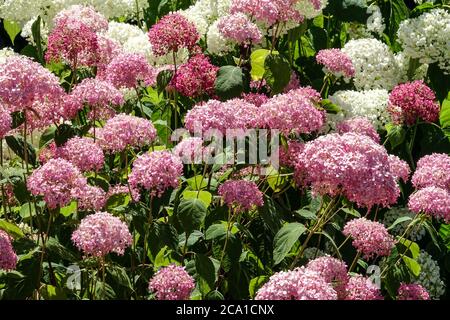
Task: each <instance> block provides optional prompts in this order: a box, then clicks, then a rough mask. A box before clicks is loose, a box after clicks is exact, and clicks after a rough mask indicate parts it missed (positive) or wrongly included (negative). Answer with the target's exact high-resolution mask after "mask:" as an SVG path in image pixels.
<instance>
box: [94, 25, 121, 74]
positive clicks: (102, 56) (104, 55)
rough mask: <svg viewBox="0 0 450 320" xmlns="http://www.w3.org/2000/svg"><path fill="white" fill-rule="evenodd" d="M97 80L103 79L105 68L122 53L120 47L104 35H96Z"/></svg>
mask: <svg viewBox="0 0 450 320" xmlns="http://www.w3.org/2000/svg"><path fill="white" fill-rule="evenodd" d="M97 42H98V52H97V54H98V62H97V78H99V79H105V77H106V74H105V73H106V68H107V67H108V65H109V64H110V63H111V61H113V59H114V58H115V57H117V56H118V55H120V54H122V53H123V48H122V45H121V44H120V43H119V42H117V41H116V40H114V39H111V38H109V37H107V36H106V35H104V34H97Z"/></svg>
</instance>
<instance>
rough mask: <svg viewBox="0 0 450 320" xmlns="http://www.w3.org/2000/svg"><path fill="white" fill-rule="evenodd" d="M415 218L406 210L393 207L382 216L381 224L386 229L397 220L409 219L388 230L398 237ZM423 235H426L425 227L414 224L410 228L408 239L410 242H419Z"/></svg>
mask: <svg viewBox="0 0 450 320" xmlns="http://www.w3.org/2000/svg"><path fill="white" fill-rule="evenodd" d="M415 216H416V214H415V213H413V212H411V211H409V210H408V208H400V207H394V208H391V209H390V210H389V211H387V212H386V213H385V214H384V218H383V224H384V225H385V226H386V227H390V226H391V225H392V224H393V223H394V222H395V221H396V220H397V219H399V218H403V217H410V218H411V220H406V221H403V222H401V223H398V224H396V225H395V226H394V228H392V229H391V230H390V231H391V232H392V234H394V235H398V236H400V235H402V234H403V233H404V232H405V230H406V228H408V225H409V224H410V222H411V221H412V220H413V219H414V217H415ZM425 234H426V230H425V227H424V226H422V225H421V224H415V225H414V226H413V227H412V229H411V232H410V233H409V236H408V237H409V238H410V239H411V240H412V241H419V240H420V239H422V238H423V237H424V236H425Z"/></svg>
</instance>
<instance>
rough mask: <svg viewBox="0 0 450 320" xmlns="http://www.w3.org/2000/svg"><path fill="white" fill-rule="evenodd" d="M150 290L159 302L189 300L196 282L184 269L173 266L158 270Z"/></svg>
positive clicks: (151, 282) (151, 281)
mask: <svg viewBox="0 0 450 320" xmlns="http://www.w3.org/2000/svg"><path fill="white" fill-rule="evenodd" d="M148 288H149V289H150V291H152V292H154V293H155V295H156V298H157V299H158V300H188V299H189V297H190V295H191V293H192V290H194V288H195V281H194V278H192V277H191V276H190V275H189V273H187V272H186V270H185V269H184V267H180V266H176V265H174V264H171V265H169V266H167V267H163V268H161V269H159V270H158V272H157V273H156V274H155V275H154V276H153V278H152V279H151V280H150V283H149V286H148Z"/></svg>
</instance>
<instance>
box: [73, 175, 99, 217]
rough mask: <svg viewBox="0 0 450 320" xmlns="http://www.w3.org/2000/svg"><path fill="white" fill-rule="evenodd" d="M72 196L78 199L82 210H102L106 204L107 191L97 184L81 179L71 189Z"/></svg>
mask: <svg viewBox="0 0 450 320" xmlns="http://www.w3.org/2000/svg"><path fill="white" fill-rule="evenodd" d="M71 194H72V197H73V198H74V199H76V200H77V201H78V209H80V210H94V211H99V210H101V209H102V208H103V207H104V206H105V204H106V200H107V199H106V192H105V191H103V189H101V188H99V187H95V186H90V185H88V184H85V183H83V181H81V183H80V185H77V186H76V187H75V188H74V189H72V191H71Z"/></svg>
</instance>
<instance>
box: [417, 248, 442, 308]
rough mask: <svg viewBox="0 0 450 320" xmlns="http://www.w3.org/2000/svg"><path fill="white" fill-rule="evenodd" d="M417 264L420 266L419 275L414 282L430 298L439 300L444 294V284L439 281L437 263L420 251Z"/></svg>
mask: <svg viewBox="0 0 450 320" xmlns="http://www.w3.org/2000/svg"><path fill="white" fill-rule="evenodd" d="M417 262H418V263H419V265H420V274H419V276H418V277H415V280H414V282H415V283H418V284H420V285H421V286H422V287H424V288H425V289H426V290H427V291H428V293H429V294H430V298H432V299H439V297H440V296H442V295H443V294H444V293H445V283H444V281H442V280H441V275H440V271H441V269H440V268H439V265H438V263H437V262H436V261H435V260H433V258H432V257H431V255H429V254H428V253H427V252H426V251H425V250H421V251H420V255H419V258H418V259H417Z"/></svg>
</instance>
